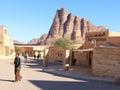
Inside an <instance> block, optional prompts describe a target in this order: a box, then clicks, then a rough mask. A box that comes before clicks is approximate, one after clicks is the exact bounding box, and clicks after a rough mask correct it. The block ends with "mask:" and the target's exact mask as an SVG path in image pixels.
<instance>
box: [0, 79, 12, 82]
mask: <svg viewBox="0 0 120 90" xmlns="http://www.w3.org/2000/svg"><path fill="white" fill-rule="evenodd" d="M0 81H3V82H14V80H6V79H0Z"/></svg>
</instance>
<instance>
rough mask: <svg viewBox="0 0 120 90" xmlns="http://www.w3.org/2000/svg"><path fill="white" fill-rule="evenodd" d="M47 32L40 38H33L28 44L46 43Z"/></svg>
mask: <svg viewBox="0 0 120 90" xmlns="http://www.w3.org/2000/svg"><path fill="white" fill-rule="evenodd" d="M46 37H47V34H43V35H42V36H41V37H40V38H36V39H32V40H31V41H30V42H28V44H41V45H44V40H45V39H46Z"/></svg>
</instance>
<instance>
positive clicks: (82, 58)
mask: <svg viewBox="0 0 120 90" xmlns="http://www.w3.org/2000/svg"><path fill="white" fill-rule="evenodd" d="M74 59H76V64H78V65H85V66H88V65H89V60H88V52H80V51H74Z"/></svg>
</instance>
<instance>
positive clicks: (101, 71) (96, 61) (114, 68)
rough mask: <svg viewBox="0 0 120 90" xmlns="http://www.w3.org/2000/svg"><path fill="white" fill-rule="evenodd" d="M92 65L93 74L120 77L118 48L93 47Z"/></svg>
mask: <svg viewBox="0 0 120 90" xmlns="http://www.w3.org/2000/svg"><path fill="white" fill-rule="evenodd" d="M92 65H93V67H92V71H93V74H94V75H97V76H105V77H120V48H106V47H98V48H95V49H94V52H93V62H92Z"/></svg>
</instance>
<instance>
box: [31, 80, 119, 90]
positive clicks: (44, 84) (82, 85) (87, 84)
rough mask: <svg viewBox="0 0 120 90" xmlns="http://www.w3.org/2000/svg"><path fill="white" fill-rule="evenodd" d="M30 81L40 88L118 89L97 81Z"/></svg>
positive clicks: (59, 89) (47, 89) (56, 89)
mask: <svg viewBox="0 0 120 90" xmlns="http://www.w3.org/2000/svg"><path fill="white" fill-rule="evenodd" d="M30 82H31V83H32V84H34V85H36V86H37V87H39V88H40V89H42V90H120V86H118V85H114V84H111V83H106V82H104V83H103V82H97V81H91V80H87V81H83V80H81V81H79V82H78V81H40V80H30Z"/></svg>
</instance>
